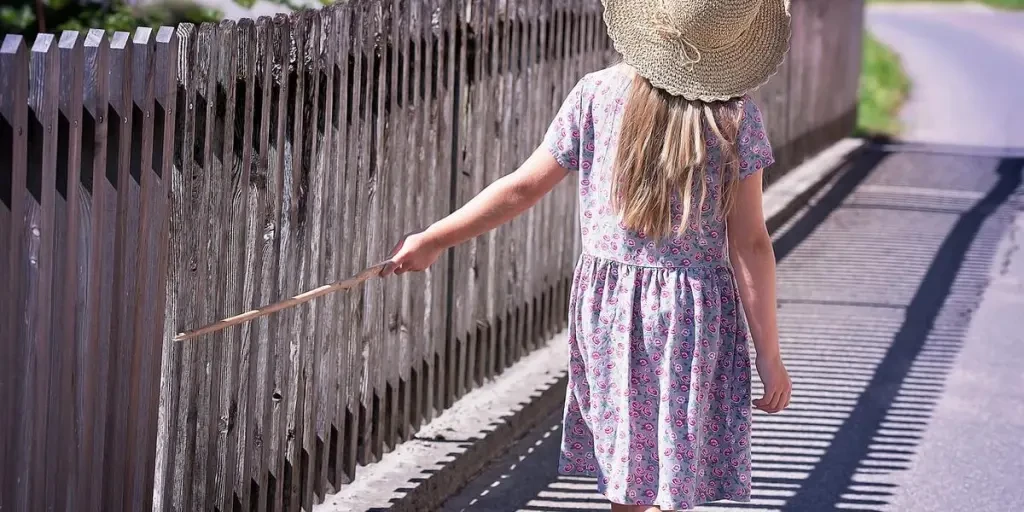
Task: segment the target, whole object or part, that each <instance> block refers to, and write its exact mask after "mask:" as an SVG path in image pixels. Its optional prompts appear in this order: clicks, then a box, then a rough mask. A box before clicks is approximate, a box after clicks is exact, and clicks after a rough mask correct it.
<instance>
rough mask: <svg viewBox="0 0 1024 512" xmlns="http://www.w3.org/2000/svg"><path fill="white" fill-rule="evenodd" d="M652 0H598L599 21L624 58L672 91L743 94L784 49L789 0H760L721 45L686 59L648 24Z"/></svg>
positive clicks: (719, 96)
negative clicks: (739, 32)
mask: <svg viewBox="0 0 1024 512" xmlns="http://www.w3.org/2000/svg"><path fill="white" fill-rule="evenodd" d="M656 2H657V0H602V3H603V4H604V21H605V24H606V25H607V27H608V35H609V37H610V38H611V39H612V43H613V44H614V45H615V50H616V51H617V52H619V54H620V55H622V58H623V60H625V62H626V63H627V64H629V65H631V66H633V68H634V69H636V71H637V73H639V74H640V75H641V76H643V77H644V78H647V80H649V81H650V82H651V85H653V86H654V87H657V88H659V89H663V90H665V91H666V92H668V93H669V94H671V95H673V96H682V97H684V98H686V99H688V100H700V101H704V102H711V101H725V100H730V99H733V98H737V97H740V96H743V95H744V94H747V93H749V92H751V91H753V90H755V89H758V88H759V87H761V86H762V85H764V84H766V83H768V80H770V79H771V77H772V76H773V75H775V74H776V73H777V72H778V70H779V68H780V66H781V65H782V62H783V60H784V59H785V56H786V53H787V52H788V51H789V44H790V36H791V34H792V28H791V26H790V14H789V3H790V1H789V0H763V1H762V2H761V7H760V10H759V11H758V12H757V14H756V15H755V16H754V19H753V20H752V21H751V23H750V27H748V28H747V30H746V31H744V32H743V34H742V35H741V36H740V37H738V38H737V39H736V40H735V41H733V42H732V43H730V44H728V45H726V46H723V47H720V48H715V49H704V50H701V51H700V55H701V58H700V61H699V62H697V63H695V64H692V65H685V62H684V59H683V55H684V51H685V47H684V45H685V43H683V42H681V41H679V42H670V41H666V40H665V39H663V38H662V37H661V36H660V35H659V34H657V33H656V32H655V30H654V28H653V27H654V26H655V20H654V19H653V13H654V12H655V9H654V7H655V3H656ZM645 13H651V14H645ZM692 53H693V52H692V50H690V54H692Z"/></svg>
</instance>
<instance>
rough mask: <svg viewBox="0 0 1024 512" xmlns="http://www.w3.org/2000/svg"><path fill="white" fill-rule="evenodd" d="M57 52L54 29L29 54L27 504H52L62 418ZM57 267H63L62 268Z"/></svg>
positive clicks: (22, 337) (25, 294)
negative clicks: (56, 282)
mask: <svg viewBox="0 0 1024 512" xmlns="http://www.w3.org/2000/svg"><path fill="white" fill-rule="evenodd" d="M59 64H60V62H59V55H58V53H57V39H56V38H55V37H54V36H53V35H51V34H40V35H38V36H37V37H36V40H35V41H34V42H33V44H32V49H31V52H30V58H29V74H28V78H29V96H28V107H29V116H28V122H29V125H28V151H29V153H28V166H27V170H26V178H27V180H26V181H27V190H26V192H27V196H26V198H25V200H26V204H25V206H26V209H25V224H24V229H25V234H24V235H23V236H24V240H25V245H23V248H24V249H25V253H24V255H23V259H22V272H24V274H23V277H22V278H23V279H24V281H23V283H24V286H23V288H22V292H23V298H22V300H23V301H24V302H25V304H26V306H27V311H29V312H30V314H29V316H28V321H27V324H25V325H24V326H23V327H22V329H21V334H20V335H19V336H18V338H19V340H20V341H21V342H22V343H25V346H26V349H27V350H26V351H25V356H26V357H25V359H24V363H23V364H24V367H25V369H26V372H27V374H28V381H27V382H26V387H25V392H26V395H25V402H23V404H22V405H23V406H24V412H23V413H22V414H25V416H26V422H27V425H26V428H25V430H24V431H23V432H24V433H25V434H26V435H25V437H24V438H23V439H22V441H21V442H22V443H24V444H25V445H27V446H26V447H25V448H24V449H25V450H26V451H25V452H23V453H25V454H26V456H25V457H24V458H22V459H20V460H22V461H23V462H24V463H25V464H24V465H23V466H22V467H23V468H24V470H25V474H24V475H23V477H24V478H25V479H26V480H27V493H26V494H25V497H26V498H27V500H28V501H27V503H34V504H40V503H48V502H49V503H50V504H52V503H53V502H52V498H49V497H48V496H47V488H46V487H47V485H46V484H47V480H48V478H50V477H52V476H51V475H52V473H51V472H52V471H55V470H56V469H57V468H54V467H53V466H52V464H51V462H52V461H50V460H47V459H46V456H47V453H46V441H47V438H46V433H47V429H48V428H49V424H50V423H51V422H56V421H58V418H57V415H56V413H55V412H54V414H52V415H51V414H50V413H51V411H50V409H49V407H47V396H48V395H49V393H50V388H51V381H52V380H53V379H54V376H53V374H52V373H51V365H52V359H51V354H52V353H53V351H54V346H53V342H52V339H51V334H52V332H51V326H52V322H53V317H52V313H53V302H52V298H53V295H52V294H53V288H52V282H53V277H54V270H55V267H56V266H57V265H56V264H55V254H54V214H55V204H54V202H55V200H56V198H55V197H54V196H55V192H56V187H55V181H56V174H57V137H56V135H57V122H58V118H57V111H58V102H59V83H60V82H59V81H60V68H59ZM58 268H59V267H58Z"/></svg>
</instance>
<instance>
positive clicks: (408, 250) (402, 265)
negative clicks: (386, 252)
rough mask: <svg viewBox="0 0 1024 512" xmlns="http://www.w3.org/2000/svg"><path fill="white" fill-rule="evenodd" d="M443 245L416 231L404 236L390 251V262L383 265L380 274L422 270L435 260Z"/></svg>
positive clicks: (387, 274)
mask: <svg viewBox="0 0 1024 512" xmlns="http://www.w3.org/2000/svg"><path fill="white" fill-rule="evenodd" d="M443 250H444V247H442V246H441V244H439V243H437V242H436V241H435V240H434V239H433V238H431V237H430V236H429V235H427V234H425V233H422V232H421V233H416V234H413V235H410V236H408V237H406V238H405V239H404V240H402V241H401V242H399V243H398V246H397V247H395V249H394V250H393V251H391V252H392V253H393V254H394V256H392V257H391V264H389V265H387V266H386V267H384V270H382V271H381V273H380V275H381V276H382V277H383V276H389V275H391V274H404V273H406V272H422V271H424V270H426V269H427V267H429V266H430V265H432V264H433V263H434V262H435V261H437V258H438V256H440V255H441V251H443Z"/></svg>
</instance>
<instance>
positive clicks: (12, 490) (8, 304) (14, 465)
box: [0, 35, 30, 510]
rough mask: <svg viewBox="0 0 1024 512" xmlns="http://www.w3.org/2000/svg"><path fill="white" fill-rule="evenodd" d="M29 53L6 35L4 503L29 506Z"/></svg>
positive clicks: (0, 487)
mask: <svg viewBox="0 0 1024 512" xmlns="http://www.w3.org/2000/svg"><path fill="white" fill-rule="evenodd" d="M28 77H29V52H28V48H27V47H26V46H25V41H24V39H23V38H22V37H21V36H18V35H7V36H4V40H3V42H2V44H0V130H2V133H0V137H2V138H0V141H2V143H3V144H4V145H5V146H6V147H5V148H4V149H5V151H4V152H2V153H0V161H2V162H3V164H2V165H0V191H2V192H0V195H2V196H3V197H0V237H2V238H0V241H2V243H3V245H4V247H6V250H4V251H2V254H3V257H2V258H0V276H2V277H3V282H6V283H9V286H10V288H9V292H8V293H5V294H3V295H2V296H0V308H2V309H0V335H2V336H3V339H5V340H11V341H10V342H8V343H3V344H0V384H2V385H0V460H3V461H5V462H2V463H0V508H3V509H4V510H24V507H25V504H26V503H27V485H26V480H25V479H24V478H19V476H20V473H21V472H22V471H24V468H25V467H26V466H25V464H26V459H25V458H24V457H25V455H26V453H25V443H24V440H25V439H27V438H28V434H29V431H26V430H25V428H26V427H27V424H26V423H25V420H26V419H27V418H26V417H25V415H24V414H22V411H24V410H25V407H26V402H25V400H26V392H27V389H28V388H27V386H28V382H27V380H26V379H27V371H26V370H27V369H26V366H25V357H26V354H27V350H28V343H27V338H26V336H25V326H24V325H23V323H24V322H23V320H22V319H24V318H26V316H27V312H28V311H29V310H28V307H30V304H29V303H28V302H27V301H26V300H25V299H26V298H27V293H26V289H25V287H26V286H27V285H28V281H27V279H26V278H27V277H30V276H29V275H28V274H26V273H25V272H24V265H23V261H24V251H25V245H24V244H25V234H26V230H25V225H24V223H25V204H26V198H25V183H26V180H25V176H26V173H27V166H28V104H29V103H28V94H29V87H28V85H29V78H28Z"/></svg>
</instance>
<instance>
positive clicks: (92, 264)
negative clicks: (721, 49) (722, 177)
mask: <svg viewBox="0 0 1024 512" xmlns="http://www.w3.org/2000/svg"><path fill="white" fill-rule="evenodd" d="M862 7H863V6H862V1H861V0H843V1H837V0H797V1H795V2H794V3H793V5H792V11H793V17H794V20H793V26H794V37H793V49H792V52H791V53H790V56H789V59H788V60H787V62H786V64H785V65H784V66H783V68H782V69H781V71H780V73H779V74H778V75H777V76H776V77H775V78H774V79H773V80H772V82H771V83H770V84H769V85H768V86H766V87H765V88H764V89H762V90H761V91H760V92H759V93H758V98H759V100H760V103H761V105H762V109H763V110H764V112H765V116H766V118H767V122H768V127H769V132H770V134H771V136H772V138H773V141H774V143H775V146H776V149H777V154H778V160H779V162H780V163H779V165H778V167H777V169H776V170H775V171H774V172H775V173H776V174H778V173H780V172H783V171H784V170H785V169H787V168H788V167H790V166H792V165H794V164H796V163H798V162H799V161H801V160H802V159H803V158H805V157H807V156H809V155H811V154H813V153H815V152H816V151H818V150H819V149H820V148H822V147H823V146H825V145H827V144H829V143H831V142H832V141H834V140H835V139H837V138H839V137H841V136H843V135H845V134H846V133H848V132H849V130H850V128H851V127H852V123H853V112H854V106H855V91H856V87H857V76H858V73H859V66H860V38H861V26H860V21H859V20H860V16H861V10H862ZM826 27H827V32H826ZM613 59H614V55H613V51H612V49H611V47H610V44H609V42H608V40H607V38H606V36H605V33H604V30H603V25H602V22H601V17H600V4H599V2H597V1H596V0H586V1H574V2H569V1H567V0H562V1H555V2H551V1H542V0H519V1H508V2H504V1H502V2H498V1H485V0H458V1H454V2H453V1H445V0H423V1H411V0H372V1H370V0H366V1H356V2H352V3H348V4H339V5H336V6H333V7H330V8H326V9H323V10H321V11H311V12H301V13H296V14H294V15H292V16H290V17H284V16H282V17H278V18H275V19H259V20H255V21H253V20H242V21H240V22H238V23H235V22H223V23H221V24H219V25H203V26H200V27H193V26H182V27H179V28H178V29H177V30H174V29H170V28H160V29H156V30H151V29H139V30H137V31H136V32H135V33H134V34H133V35H131V34H126V33H116V34H113V35H112V36H110V37H108V36H107V35H106V34H105V33H104V32H102V31H90V32H88V33H86V34H79V33H75V32H65V33H64V34H61V35H60V36H59V37H57V36H51V35H42V36H40V37H39V38H37V39H36V40H35V41H34V42H33V43H32V44H31V46H30V47H29V46H28V45H27V44H26V42H25V41H23V40H22V39H21V38H20V37H17V36H7V37H6V38H5V39H4V41H3V45H2V48H0V247H2V248H3V249H2V250H0V256H2V259H0V282H3V283H6V284H7V291H6V292H4V293H3V294H2V295H0V300H2V303H0V339H2V343H0V393H2V394H0V510H2V511H7V510H17V511H28V510H41V509H44V508H45V509H47V510H49V509H59V510H76V511H78V510H82V511H87V510H104V511H114V510H142V509H149V508H155V509H159V510H180V511H192V510H221V511H226V510H260V511H262V510H282V509H284V510H297V509H299V508H300V507H302V508H305V509H308V508H309V507H310V506H311V503H312V502H313V501H314V500H315V499H317V497H321V496H323V494H324V493H326V492H330V491H331V490H332V489H337V488H338V487H339V486H341V485H344V484H345V483H346V482H348V481H351V479H352V478H354V477H355V472H356V467H357V466H358V465H360V464H365V463H368V462H372V461H374V460H376V459H377V458H379V457H380V456H381V455H382V454H383V453H385V452H386V451H388V450H390V449H391V448H393V447H394V446H395V445H396V444H398V443H400V442H402V441H403V440H405V439H408V438H410V436H412V435H413V434H414V433H415V432H416V430H417V429H418V427H419V426H420V425H421V424H422V423H423V422H426V421H429V420H430V419H431V418H432V417H433V415H435V414H436V413H437V412H438V411H440V410H443V409H445V408H447V407H449V406H450V405H451V404H452V403H453V401H454V400H456V399H457V398H458V397H459V396H461V395H463V394H464V393H466V392H467V391H468V390H470V389H472V388H474V387H475V386H477V385H479V384H480V383H482V382H483V381H484V380H485V379H487V378H489V377H491V376H493V375H495V374H497V373H499V372H501V371H502V369H504V368H506V367H507V366H508V365H510V364H512V363H513V362H515V361H516V360H517V359H518V358H519V357H520V356H521V355H522V354H524V353H526V352H528V351H530V350H531V349H533V348H534V347H536V346H538V344H540V343H542V342H543V341H544V340H545V339H546V338H547V337H549V336H550V335H551V334H552V333H553V332H556V331H557V330H559V329H561V328H562V327H563V325H564V319H565V317H566V311H565V308H566V305H567V304H566V302H567V300H566V298H567V290H568V286H569V282H570V281H569V280H570V276H571V271H572V266H573V263H574V258H575V256H576V254H577V252H578V249H579V247H578V237H577V235H576V232H575V229H576V227H575V225H576V224H575V215H576V209H575V189H574V187H573V185H572V184H571V183H566V184H564V185H562V186H560V187H559V188H558V189H557V190H556V191H555V192H554V193H553V194H551V196H550V197H548V198H546V199H545V200H544V201H542V202H541V203H540V204H539V205H538V206H537V207H535V208H534V209H532V210H531V211H530V212H529V213H527V214H526V215H524V216H523V217H522V218H520V219H517V220H516V221H514V222H513V223H511V225H509V226H506V227H503V228H501V229H499V230H497V231H495V232H494V233H492V234H490V235H487V236H484V237H481V238H480V239H478V240H475V241H473V242H471V243H468V244H465V245H464V246H461V247H459V248H457V249H455V250H454V251H452V252H451V253H450V254H448V255H446V256H444V257H442V259H441V260H440V261H439V262H438V263H437V264H436V265H435V266H434V267H433V268H432V269H431V270H430V271H428V272H426V273H423V274H420V275H412V276H402V277H401V278H391V279H387V280H383V281H376V282H371V283H369V284H368V285H367V286H366V287H365V288H363V289H360V290H357V291H352V292H348V293H340V294H336V295H334V296H329V297H327V298H324V299H320V300H318V301H316V302H314V303H311V304H308V305H305V306H303V307H299V308H295V309H292V310H288V311H285V312H283V313H280V314H277V315H275V316H271V317H267V318H263V319H260V320H257V321H254V322H252V323H250V324H246V325H242V326H238V327H235V328H231V329H228V330H226V331H223V332H221V333H218V334H214V335H209V336H206V337H203V338H200V339H196V340H192V341H187V342H181V343H175V342H171V341H170V337H171V336H172V335H173V334H174V333H176V332H180V331H182V330H187V329H189V328H193V327H196V326H199V325H201V324H205V323H208V322H211V321H214V320H217V319H219V318H222V317H224V316H228V315H230V314H233V313H236V312H240V311H243V310H246V309H249V308H252V307H256V306H259V305H262V304H265V303H269V302H274V301H276V300H279V299H281V298H284V297H288V296H291V295H294V294H296V293H298V292H300V291H303V290H305V289H308V288H312V287H314V286H317V285H319V284H322V283H326V282H330V281H332V280H335V279H338V278H341V277H344V276H346V275H349V274H351V273H353V272H355V271H357V270H359V269H361V268H362V267H364V266H366V265H368V264H371V263H374V262H377V261H379V260H382V259H384V258H385V257H386V255H387V253H388V251H389V249H391V245H392V244H393V243H395V242H396V241H397V240H398V239H399V238H400V236H401V235H402V234H403V233H405V232H408V231H410V230H413V229H415V228H419V227H423V226H425V225H426V224H427V223H428V222H429V221H430V220H433V219H436V218H438V217H440V216H442V215H444V214H445V213H447V212H450V211H452V210H453V208H455V207H457V206H458V205H459V204H461V203H463V202H465V201H466V200H467V199H468V198H469V197H471V195H472V194H474V193H475V192H477V191H479V190H480V189H481V188H482V187H483V186H484V185H485V184H486V183H488V182H489V181H491V180H493V179H495V178H497V177H498V176H500V175H502V174H504V173H506V172H508V171H510V170H512V169H513V168H514V167H515V166H516V165H517V164H518V163H519V162H520V161H521V160H522V159H524V158H525V157H526V156H527V155H528V154H529V153H530V152H531V151H532V149H533V148H534V147H536V145H537V143H538V142H539V140H540V137H541V136H542V134H543V131H544V129H545V128H546V126H547V123H548V122H549V121H550V118H551V116H552V115H553V113H554V111H555V109H556V108H557V106H558V104H559V103H560V102H561V100H562V99H563V97H564V95H565V94H566V93H567V91H568V90H569V88H570V87H571V86H572V85H573V84H574V83H575V81H576V80H577V79H578V78H579V77H581V76H582V75H583V74H584V73H585V72H587V71H589V70H596V69H599V68H600V67H602V66H604V65H606V64H607V63H609V62H611V61H612V60H613Z"/></svg>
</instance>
